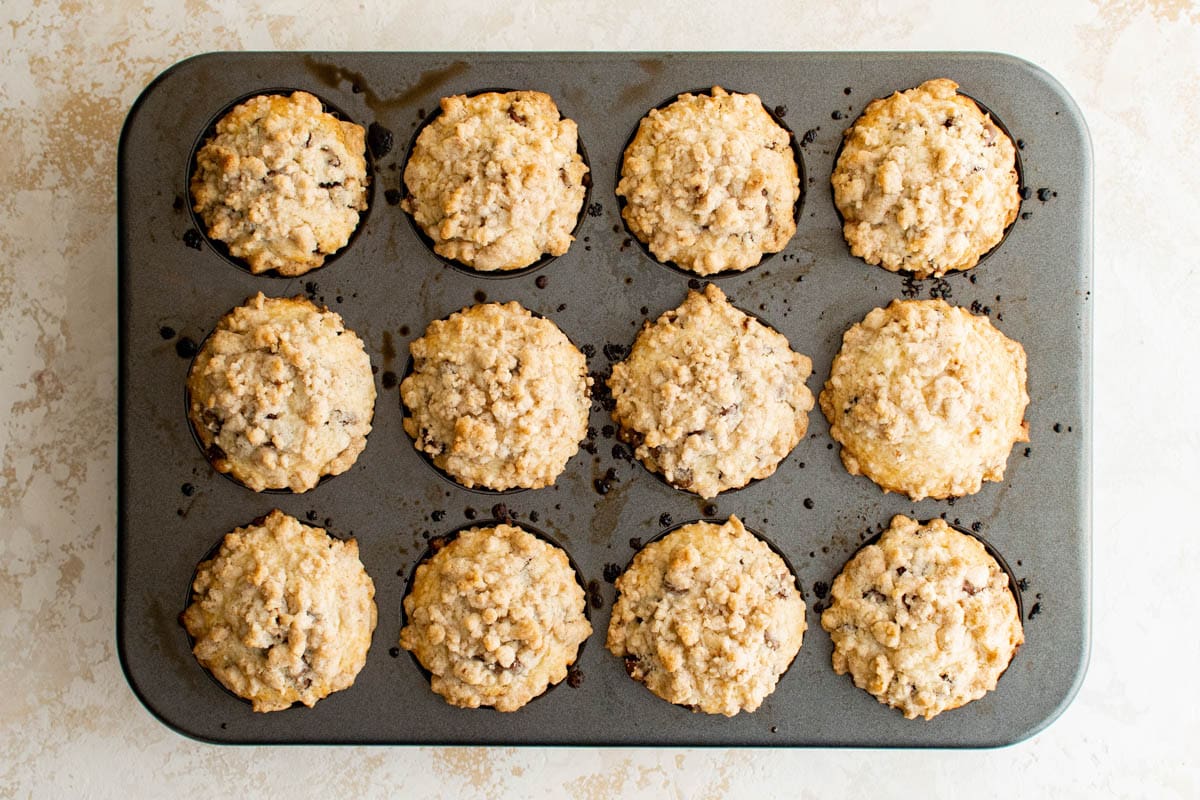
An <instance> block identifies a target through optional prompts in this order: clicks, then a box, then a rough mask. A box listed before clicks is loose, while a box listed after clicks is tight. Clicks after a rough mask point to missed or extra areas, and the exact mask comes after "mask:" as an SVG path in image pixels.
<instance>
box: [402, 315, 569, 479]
mask: <svg viewBox="0 0 1200 800" xmlns="http://www.w3.org/2000/svg"><path fill="white" fill-rule="evenodd" d="M410 349H411V351H412V357H413V369H412V372H411V374H409V375H408V376H407V377H406V378H405V379H404V381H403V382H402V383H401V384H400V394H401V397H402V398H403V401H404V405H405V408H406V409H407V412H408V413H407V416H405V418H404V429H405V431H407V432H408V435H409V436H411V437H412V438H413V445H414V447H416V448H417V450H419V451H421V452H423V453H425V454H427V455H428V456H429V457H430V459H431V460H432V461H433V463H434V465H435V466H437V467H438V468H439V469H441V470H443V471H444V472H446V473H447V474H449V475H450V476H451V477H452V478H454V479H455V480H456V481H458V482H459V483H461V484H462V485H463V486H466V487H468V488H472V487H476V486H480V487H483V488H486V489H492V490H496V491H503V490H506V489H514V488H524V489H538V488H541V487H544V486H549V485H551V484H552V483H554V481H555V479H556V478H557V477H558V475H559V474H560V473H561V472H562V471H563V469H565V468H566V465H567V461H568V460H570V458H571V456H573V455H574V454H575V453H576V452H577V451H578V450H579V443H580V442H581V441H582V440H583V439H584V437H585V436H586V435H587V419H588V411H589V410H590V407H591V400H590V387H591V382H592V379H591V378H590V377H588V374H587V361H586V359H585V358H584V357H583V353H581V352H580V351H579V350H578V348H576V347H575V345H573V344H571V341H570V339H568V338H567V337H566V335H565V334H564V333H563V332H562V331H561V330H559V328H558V326H557V325H555V324H554V323H553V322H551V321H550V320H548V319H545V318H543V317H536V316H534V315H533V314H531V313H530V312H529V311H528V310H526V309H525V308H523V307H522V306H521V305H520V304H519V303H516V302H510V303H505V304H500V303H483V304H480V305H475V306H471V307H469V308H464V309H463V310H461V311H457V312H455V313H453V314H451V315H450V316H449V317H448V318H447V319H444V320H435V321H434V322H431V323H430V324H429V327H428V328H426V330H425V333H424V335H422V336H421V337H420V338H419V339H416V340H414V341H413V342H412V344H411V345H410Z"/></svg>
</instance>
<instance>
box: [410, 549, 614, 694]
mask: <svg viewBox="0 0 1200 800" xmlns="http://www.w3.org/2000/svg"><path fill="white" fill-rule="evenodd" d="M585 608H586V601H585V600H584V596H583V587H582V586H580V585H579V580H578V578H577V576H576V575H575V570H574V569H573V568H572V567H571V562H570V561H569V560H568V559H567V554H566V553H565V552H564V551H563V550H562V549H561V548H558V547H555V546H554V545H551V544H549V543H547V542H544V541H542V540H541V539H539V538H537V537H536V536H534V535H533V534H531V533H527V532H526V531H523V530H521V529H520V528H518V527H515V526H513V525H497V526H496V527H494V528H471V529H470V530H466V531H463V532H462V533H460V534H458V535H457V536H455V537H454V539H453V540H451V541H450V542H449V543H448V544H447V545H446V546H445V547H443V548H442V549H441V550H439V551H438V552H437V553H435V554H434V555H433V557H432V558H430V559H429V560H428V561H427V562H426V563H424V564H421V565H420V566H419V567H417V574H416V577H415V579H414V580H413V588H412V591H411V592H409V594H408V596H407V597H405V598H404V613H405V614H406V615H407V618H408V624H407V625H405V626H404V628H403V629H402V630H401V631H400V646H401V647H403V648H404V649H406V650H410V651H412V653H413V654H414V655H416V657H417V659H418V660H419V661H420V662H421V666H423V667H425V669H427V670H429V672H430V673H431V676H430V683H431V685H432V687H433V690H434V691H435V692H437V693H438V694H440V695H441V696H442V697H444V698H446V702H448V703H450V704H452V705H456V706H461V707H463V708H479V707H480V706H492V707H494V708H495V709H496V710H497V711H516V710H517V709H519V708H521V706H523V705H525V704H526V703H528V702H529V701H530V700H532V699H533V698H535V697H537V696H538V695H540V694H542V693H543V692H544V691H546V688H547V687H548V686H552V685H554V684H556V683H559V682H561V681H562V680H563V679H564V678H566V677H567V667H568V666H570V665H571V664H574V663H575V655H576V653H578V652H579V645H580V644H581V643H582V642H583V641H584V640H585V639H587V637H588V635H589V634H591V632H592V626H591V625H590V624H589V623H588V621H587V618H586V617H585V616H584V610H585Z"/></svg>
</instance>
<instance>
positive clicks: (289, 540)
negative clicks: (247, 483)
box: [182, 509, 377, 711]
mask: <svg viewBox="0 0 1200 800" xmlns="http://www.w3.org/2000/svg"><path fill="white" fill-rule="evenodd" d="M374 597H375V584H374V583H373V582H372V581H371V578H370V576H368V575H367V573H366V571H365V570H364V569H363V565H362V562H361V561H359V559H358V543H357V542H355V541H354V540H353V539H351V540H349V541H346V542H343V541H338V540H336V539H333V538H331V537H330V536H329V535H327V534H326V533H325V531H324V530H322V529H321V528H311V527H309V526H307V525H301V524H300V521H299V520H297V519H296V518H295V517H291V516H288V515H287V514H284V513H283V512H282V511H279V510H278V509H276V510H274V511H272V512H271V513H270V514H268V515H267V517H266V519H264V520H262V521H261V523H256V522H252V523H250V524H249V525H247V526H245V527H244V528H238V529H237V530H235V531H233V532H232V533H230V534H227V535H226V536H225V539H224V540H223V541H222V543H221V548H220V550H219V551H218V552H217V554H216V555H215V556H214V557H213V559H212V560H210V561H205V562H204V563H202V564H200V566H199V567H198V568H197V570H196V579H195V581H193V583H192V604H191V605H190V606H188V608H187V610H186V611H185V612H184V614H183V618H182V621H183V624H184V626H185V627H186V628H187V631H188V633H189V634H191V636H192V637H193V639H195V646H194V647H193V649H192V652H194V653H195V654H196V658H197V659H198V660H199V661H200V663H201V664H203V665H204V666H205V667H206V668H207V669H208V670H209V671H210V672H212V673H213V675H215V676H216V677H217V679H218V680H220V681H221V683H223V684H225V686H226V687H227V688H228V689H229V690H230V691H232V692H233V693H234V694H236V695H238V696H240V697H244V698H246V699H247V700H249V701H251V703H252V704H253V706H254V710H255V711H282V710H283V709H285V708H288V707H290V706H291V705H292V704H293V703H296V702H300V703H303V704H304V705H306V706H308V707H310V708H311V707H312V706H314V705H316V703H317V701H318V700H320V699H321V698H322V697H326V696H327V695H329V694H330V693H331V692H337V691H340V690H342V689H347V688H349V687H350V686H352V685H353V684H354V678H355V677H356V676H357V675H358V673H359V671H360V670H361V669H362V668H363V665H364V664H365V663H366V661H367V650H368V649H370V647H371V633H372V632H373V631H374V630H375V621H376V618H377V615H376V609H375V601H374Z"/></svg>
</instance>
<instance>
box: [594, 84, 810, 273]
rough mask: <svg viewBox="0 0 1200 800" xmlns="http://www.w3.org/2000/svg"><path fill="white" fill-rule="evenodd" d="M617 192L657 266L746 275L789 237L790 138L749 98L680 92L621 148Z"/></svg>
mask: <svg viewBox="0 0 1200 800" xmlns="http://www.w3.org/2000/svg"><path fill="white" fill-rule="evenodd" d="M617 194H618V195H619V196H620V197H623V198H624V199H625V208H624V209H622V211H621V216H623V217H624V218H625V222H626V223H628V225H629V230H630V231H632V232H633V234H634V235H635V236H637V237H638V238H639V239H641V240H642V241H643V242H645V243H646V245H647V246H648V247H649V248H650V252H652V253H654V255H655V256H657V257H658V260H659V261H669V262H671V263H673V264H675V265H676V266H680V267H683V268H684V269H689V270H691V271H692V272H695V273H698V274H700V275H712V274H714V273H717V272H725V271H727V270H728V271H740V270H745V269H749V268H750V267H753V266H755V265H756V264H758V262H759V261H761V260H762V257H763V254H765V253H778V252H779V251H780V250H782V249H783V247H784V245H786V244H787V243H788V240H789V239H791V238H792V234H794V233H795V232H796V220H795V218H794V213H793V206H794V205H795V203H796V201H797V200H798V199H799V198H800V178H799V176H798V173H797V170H796V156H795V153H793V152H792V146H791V143H790V142H789V141H788V133H787V131H785V130H784V129H783V128H781V127H779V126H778V125H776V124H775V121H774V120H773V119H771V116H770V114H768V113H767V112H766V110H765V109H764V108H763V105H762V101H761V100H760V99H759V97H758V95H755V94H740V93H736V92H735V93H729V92H726V91H725V90H724V89H722V88H721V87H720V86H714V87H713V88H712V90H711V92H710V93H709V94H700V95H694V94H689V93H685V94H683V95H680V97H679V99H678V100H676V101H675V102H674V103H671V105H669V106H667V107H666V108H661V109H659V108H655V109H651V110H650V112H649V113H648V114H647V115H646V116H645V117H644V118H643V119H642V121H641V122H640V123H638V130H637V135H636V136H634V138H633V141H632V142H630V143H629V147H627V148H626V149H625V154H624V156H623V158H622V161H621V180H620V181H619V182H618V183H617Z"/></svg>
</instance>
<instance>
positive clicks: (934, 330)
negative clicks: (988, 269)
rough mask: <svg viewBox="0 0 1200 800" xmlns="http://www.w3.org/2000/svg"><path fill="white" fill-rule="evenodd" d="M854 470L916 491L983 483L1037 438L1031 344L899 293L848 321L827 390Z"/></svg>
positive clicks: (833, 428)
mask: <svg viewBox="0 0 1200 800" xmlns="http://www.w3.org/2000/svg"><path fill="white" fill-rule="evenodd" d="M820 401H821V410H822V411H823V412H825V418H826V419H827V420H829V433H830V435H831V436H832V437H833V438H834V439H835V440H836V441H837V442H838V443H840V444H841V445H842V450H841V456H842V463H843V464H845V465H846V470H847V471H848V472H849V473H850V474H851V475H866V476H867V477H868V478H870V479H871V480H873V481H875V483H877V484H879V486H880V487H881V488H883V490H884V491H889V492H903V493H905V494H907V495H908V496H909V497H911V498H912V499H913V500H923V499H925V498H926V497H933V498H936V499H939V500H941V499H945V498H947V497H961V496H963V495H968V494H974V493H975V492H977V491H979V488H980V486H981V485H982V483H983V481H998V480H1002V479H1003V478H1004V467H1005V465H1006V464H1007V462H1008V456H1009V451H1010V450H1012V446H1013V443H1014V442H1025V441H1028V440H1029V424H1028V423H1027V422H1025V418H1024V414H1025V407H1026V406H1027V405H1028V404H1029V395H1028V393H1027V392H1026V390H1025V350H1024V349H1023V348H1022V347H1021V345H1020V344H1019V343H1018V342H1014V341H1012V340H1011V339H1009V338H1008V337H1007V336H1005V335H1004V334H1003V333H1001V332H1000V331H998V330H997V329H996V328H995V327H993V326H992V323H991V321H990V320H989V319H988V318H987V317H985V316H977V315H974V314H972V313H970V312H969V311H967V310H966V309H965V308H959V307H957V306H952V305H950V304H949V303H947V302H946V301H945V300H894V301H892V303H891V304H890V305H889V306H888V307H887V308H876V309H874V310H873V311H871V312H870V313H869V314H867V316H866V317H864V318H863V320H862V322H859V323H856V324H854V325H853V326H851V327H850V329H849V330H848V331H846V333H845V335H844V336H843V337H842V347H841V349H840V350H839V351H838V354H837V356H836V357H834V359H833V366H832V367H831V368H830V375H829V380H827V381H825V388H824V389H823V390H822V392H821V398H820Z"/></svg>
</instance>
